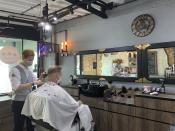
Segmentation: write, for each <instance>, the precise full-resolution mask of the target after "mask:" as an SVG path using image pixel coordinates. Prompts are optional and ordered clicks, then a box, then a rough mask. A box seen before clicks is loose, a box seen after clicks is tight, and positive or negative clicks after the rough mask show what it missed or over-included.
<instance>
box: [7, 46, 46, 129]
mask: <svg viewBox="0 0 175 131" xmlns="http://www.w3.org/2000/svg"><path fill="white" fill-rule="evenodd" d="M33 60H34V51H33V50H30V49H26V50H24V51H23V52H22V62H21V63H19V64H18V65H17V66H15V67H14V68H12V70H11V72H10V80H11V84H12V90H13V95H12V111H13V117H14V118H13V119H14V130H13V131H23V127H24V123H25V122H26V125H27V131H34V127H33V125H32V123H31V120H30V119H29V118H27V117H26V116H24V115H21V110H22V108H23V105H24V101H25V99H26V96H27V95H28V94H29V93H30V92H31V91H32V87H33V86H34V85H41V84H42V83H43V82H42V81H41V80H40V79H38V80H36V78H35V76H34V74H33V72H32V71H31V70H30V69H29V66H31V65H32V64H33ZM41 77H42V76H41Z"/></svg>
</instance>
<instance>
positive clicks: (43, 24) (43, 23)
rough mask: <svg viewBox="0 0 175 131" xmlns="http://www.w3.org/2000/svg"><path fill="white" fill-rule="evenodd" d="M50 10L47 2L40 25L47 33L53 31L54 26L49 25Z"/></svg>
mask: <svg viewBox="0 0 175 131" xmlns="http://www.w3.org/2000/svg"><path fill="white" fill-rule="evenodd" d="M48 10H49V8H48V3H47V0H46V5H45V6H44V7H43V10H42V14H43V17H42V18H41V20H40V22H39V24H38V25H39V27H41V28H42V29H43V30H45V31H51V30H52V26H51V24H50V23H49V19H48Z"/></svg>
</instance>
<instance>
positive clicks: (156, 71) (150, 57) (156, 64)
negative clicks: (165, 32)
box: [146, 42, 175, 83]
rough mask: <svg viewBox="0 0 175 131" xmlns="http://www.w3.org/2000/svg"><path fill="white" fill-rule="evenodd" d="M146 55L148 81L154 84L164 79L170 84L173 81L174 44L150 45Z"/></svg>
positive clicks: (174, 63)
mask: <svg viewBox="0 0 175 131" xmlns="http://www.w3.org/2000/svg"><path fill="white" fill-rule="evenodd" d="M146 54H147V59H146V63H147V73H148V74H147V77H148V79H150V80H152V81H153V82H154V81H159V79H160V78H164V79H166V81H167V82H168V83H172V82H171V81H174V80H173V79H175V42H174V43H173V42H166V43H157V44H152V45H151V46H150V47H148V49H147V50H146ZM156 79H157V80H156Z"/></svg>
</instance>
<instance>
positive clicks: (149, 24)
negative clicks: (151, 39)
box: [131, 14, 155, 37]
mask: <svg viewBox="0 0 175 131" xmlns="http://www.w3.org/2000/svg"><path fill="white" fill-rule="evenodd" d="M154 27H155V21H154V18H153V17H152V16H150V15H148V14H143V15H139V16H137V17H136V18H135V19H134V20H133V22H132V25H131V29H132V32H133V34H134V35H136V36H139V37H144V36H147V35H149V34H150V33H151V32H152V31H153V29H154Z"/></svg>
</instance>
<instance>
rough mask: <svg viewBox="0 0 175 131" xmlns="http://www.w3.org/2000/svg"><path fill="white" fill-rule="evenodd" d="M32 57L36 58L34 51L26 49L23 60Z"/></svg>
mask: <svg viewBox="0 0 175 131" xmlns="http://www.w3.org/2000/svg"><path fill="white" fill-rule="evenodd" d="M30 56H35V53H34V51H33V50H31V49H25V50H24V51H23V52H22V58H23V59H26V58H28V57H30Z"/></svg>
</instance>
